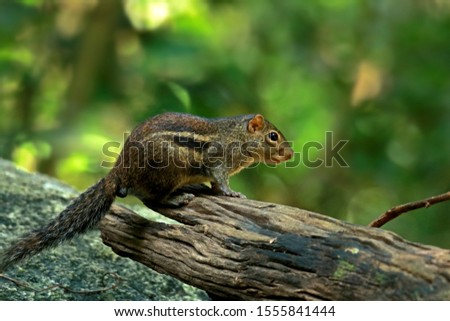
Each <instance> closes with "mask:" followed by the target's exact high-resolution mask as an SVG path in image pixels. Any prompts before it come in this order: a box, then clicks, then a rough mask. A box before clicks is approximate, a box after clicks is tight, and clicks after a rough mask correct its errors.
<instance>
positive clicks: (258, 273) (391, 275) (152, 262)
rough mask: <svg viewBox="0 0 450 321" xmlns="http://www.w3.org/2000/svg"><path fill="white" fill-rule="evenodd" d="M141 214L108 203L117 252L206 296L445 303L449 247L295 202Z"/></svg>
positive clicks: (111, 241) (221, 203)
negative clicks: (159, 217) (154, 217)
mask: <svg viewBox="0 0 450 321" xmlns="http://www.w3.org/2000/svg"><path fill="white" fill-rule="evenodd" d="M158 211H159V212H160V213H161V214H163V215H165V216H167V217H170V218H172V219H174V220H176V221H178V222H180V223H182V224H172V225H170V224H163V223H156V222H153V221H149V220H146V219H144V218H142V217H140V216H137V215H136V214H134V213H133V212H131V211H129V210H127V209H125V208H122V207H118V206H114V207H113V208H112V210H111V212H110V213H109V214H108V215H107V216H106V217H105V219H104V220H103V221H102V223H101V227H100V229H101V234H102V238H103V242H104V243H105V244H107V245H109V246H111V248H112V249H113V250H114V251H115V252H116V253H117V254H119V255H121V256H127V257H130V258H131V259H133V260H136V261H139V262H141V263H143V264H145V265H147V266H148V267H150V268H152V269H154V270H156V271H158V272H160V273H165V274H169V275H172V276H174V277H176V278H178V279H180V280H182V281H183V282H185V283H188V284H191V285H194V286H196V287H198V288H201V289H203V290H205V291H207V292H208V293H210V294H211V295H213V296H214V297H219V298H228V299H243V300H249V299H274V300H281V299H282V300H291V299H294V300H298V299H306V300H311V299H312V300H314V299H318V300H449V299H450V251H448V250H444V249H440V248H436V247H431V246H425V245H421V244H417V243H412V242H408V241H406V240H404V239H402V238H400V237H399V236H397V235H395V234H393V233H390V232H387V231H383V230H380V229H376V228H369V227H364V226H358V225H353V224H349V223H345V222H342V221H339V220H336V219H333V218H330V217H327V216H324V215H320V214H317V213H312V212H308V211H305V210H301V209H298V208H293V207H289V206H283V205H278V204H270V203H263V202H257V201H253V200H245V199H234V198H228V197H216V196H210V195H201V196H198V197H196V198H195V199H194V200H193V201H192V202H191V203H190V204H189V205H188V206H186V207H183V208H179V209H167V208H165V209H161V208H160V209H158Z"/></svg>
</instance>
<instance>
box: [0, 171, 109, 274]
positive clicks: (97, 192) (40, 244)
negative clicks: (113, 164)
mask: <svg viewBox="0 0 450 321" xmlns="http://www.w3.org/2000/svg"><path fill="white" fill-rule="evenodd" d="M111 174H112V173H110V175H108V176H107V177H105V178H102V179H101V180H100V181H98V182H97V183H96V184H94V185H93V186H91V187H90V188H88V189H87V190H86V191H85V192H83V193H82V194H80V196H78V197H77V198H76V199H75V200H73V201H72V203H70V204H69V206H67V207H66V208H65V209H64V210H63V211H62V212H61V213H60V214H59V215H58V216H57V217H56V218H55V219H53V220H52V221H50V222H49V223H48V224H47V225H45V226H43V227H40V228H38V229H35V230H33V231H31V232H29V233H28V234H25V235H24V236H23V237H22V238H21V239H20V240H19V241H17V242H16V243H13V244H12V245H11V246H10V247H9V248H7V249H6V250H5V251H4V252H3V253H2V255H1V257H0V272H2V271H4V270H6V269H7V268H8V267H10V266H11V265H13V264H15V263H18V262H20V261H22V260H24V259H26V258H28V257H30V256H33V255H35V254H37V253H39V252H41V251H43V250H45V249H48V248H52V247H55V246H56V245H58V244H59V243H61V242H63V241H67V240H70V239H72V238H74V237H75V236H77V235H80V234H83V233H85V232H87V231H89V230H90V229H92V228H94V227H95V226H96V225H97V223H98V222H99V221H100V220H101V219H102V217H103V216H104V215H105V214H106V212H107V211H108V210H109V208H110V207H111V204H112V203H113V202H114V199H115V195H116V188H117V186H116V182H115V178H114V176H113V175H111Z"/></svg>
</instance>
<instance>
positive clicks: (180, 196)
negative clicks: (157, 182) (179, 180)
mask: <svg viewBox="0 0 450 321" xmlns="http://www.w3.org/2000/svg"><path fill="white" fill-rule="evenodd" d="M194 198H195V195H194V194H191V193H184V192H183V193H177V194H169V195H168V196H166V197H163V198H161V199H159V200H154V199H144V200H142V202H143V203H144V205H145V206H147V207H149V208H156V207H159V206H166V207H182V206H185V205H187V204H189V202H190V201H192V200H193V199H194Z"/></svg>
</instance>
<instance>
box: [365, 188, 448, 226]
mask: <svg viewBox="0 0 450 321" xmlns="http://www.w3.org/2000/svg"><path fill="white" fill-rule="evenodd" d="M448 200H450V192H447V193H444V194H441V195H436V196H432V197H430V198H427V199H424V200H421V201H416V202H411V203H406V204H403V205H398V206H395V207H393V208H391V209H390V210H388V211H387V212H385V213H384V214H382V215H380V216H379V217H378V218H377V219H376V220H374V221H373V222H371V223H370V224H369V226H370V227H381V226H383V225H384V224H386V223H387V222H389V221H391V220H393V219H394V218H396V217H397V216H399V215H401V214H402V213H406V212H409V211H412V210H415V209H418V208H422V207H425V208H426V207H430V206H431V205H433V204H436V203H440V202H444V201H448Z"/></svg>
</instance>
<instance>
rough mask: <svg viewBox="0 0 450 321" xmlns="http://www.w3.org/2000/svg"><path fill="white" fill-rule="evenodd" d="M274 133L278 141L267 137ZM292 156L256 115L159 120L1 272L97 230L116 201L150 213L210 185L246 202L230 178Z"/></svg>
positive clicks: (8, 258) (24, 241) (0, 263)
mask: <svg viewBox="0 0 450 321" xmlns="http://www.w3.org/2000/svg"><path fill="white" fill-rule="evenodd" d="M273 132H275V133H276V135H274V136H273V135H272V136H271V135H270V133H272V134H273ZM270 137H272V138H270ZM273 137H275V138H277V139H276V140H273ZM292 155H293V151H292V149H291V147H290V145H289V143H287V142H286V139H285V138H284V136H283V135H282V134H281V132H280V131H278V130H277V129H276V128H275V126H273V125H272V124H271V123H270V122H268V121H267V120H265V119H264V118H263V117H262V116H261V115H242V116H236V117H228V118H217V119H206V118H201V117H198V116H192V115H188V114H179V113H166V114H161V115H157V116H155V117H153V118H150V119H148V120H147V121H145V122H144V123H142V124H141V125H139V126H137V127H136V128H135V129H134V130H133V132H132V133H131V134H130V136H129V137H128V139H127V141H126V142H125V145H124V147H123V149H122V152H121V154H120V155H119V157H118V159H117V162H116V164H115V166H114V168H113V169H112V170H111V171H110V173H109V174H108V175H107V176H106V177H105V178H103V179H101V180H100V181H99V182H97V183H96V184H95V185H93V186H91V187H90V188H89V189H87V190H86V191H85V192H84V193H82V194H80V196H79V197H78V198H76V199H75V200H74V201H73V202H72V203H71V204H70V205H69V206H68V207H67V208H66V209H65V210H63V211H62V212H61V213H60V214H59V216H57V217H56V218H55V219H54V220H52V221H51V222H49V223H48V224H47V225H45V226H43V227H41V228H38V229H36V230H34V231H31V232H30V233H28V234H26V235H25V236H23V237H22V238H21V239H20V240H19V241H18V242H16V243H15V244H13V245H12V246H11V247H9V248H7V249H6V251H4V252H3V254H2V257H1V259H0V271H3V270H5V269H7V268H8V267H10V266H11V265H13V264H15V263H17V262H20V261H21V260H23V259H25V258H27V257H30V256H32V255H35V254H37V253H39V252H41V251H42V250H44V249H46V248H51V247H54V246H56V245H58V244H59V243H61V242H63V241H66V240H69V239H72V238H73V237H76V236H77V235H80V234H83V233H85V232H87V231H88V230H90V229H92V228H94V227H95V226H96V225H97V224H98V222H99V221H100V220H101V218H102V217H103V216H104V215H105V214H106V212H107V211H108V210H109V208H110V207H111V204H112V203H113V201H114V199H115V197H116V196H120V197H125V196H126V195H127V194H132V195H135V196H136V197H138V198H139V199H141V200H142V201H143V202H144V204H146V205H147V206H153V205H154V204H161V205H169V206H182V205H185V204H187V203H188V202H189V201H190V200H192V199H193V197H194V196H193V195H191V194H177V193H176V192H175V191H176V190H177V189H178V188H179V187H181V186H183V185H186V184H193V183H202V182H210V183H211V185H212V188H213V191H215V192H216V193H217V194H220V195H226V196H234V197H243V195H242V194H240V193H238V192H234V191H233V190H231V188H230V187H229V183H228V178H229V176H231V175H234V174H236V173H238V172H239V171H241V170H242V169H243V168H245V167H248V166H250V165H252V164H254V163H256V162H267V163H279V162H282V161H286V160H288V159H290V158H291V157H292ZM174 192H175V193H174Z"/></svg>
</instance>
